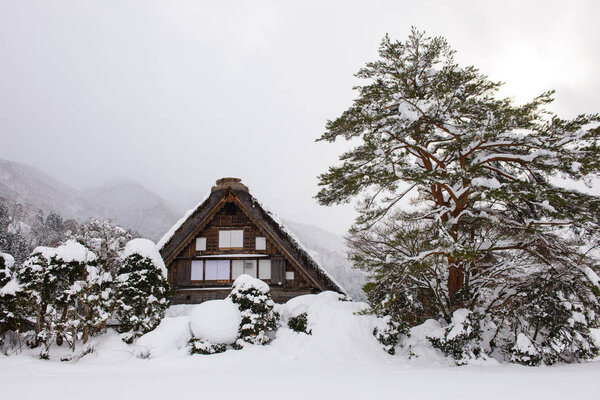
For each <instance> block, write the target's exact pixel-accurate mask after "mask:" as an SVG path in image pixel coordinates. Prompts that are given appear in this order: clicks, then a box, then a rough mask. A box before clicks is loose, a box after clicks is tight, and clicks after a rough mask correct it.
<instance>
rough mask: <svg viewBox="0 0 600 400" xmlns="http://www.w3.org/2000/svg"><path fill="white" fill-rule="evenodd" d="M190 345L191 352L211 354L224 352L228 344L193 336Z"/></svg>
mask: <svg viewBox="0 0 600 400" xmlns="http://www.w3.org/2000/svg"><path fill="white" fill-rule="evenodd" d="M189 346H190V353H191V354H203V355H210V354H217V353H223V352H225V351H226V350H227V345H226V344H219V343H211V342H209V341H208V340H204V339H198V338H191V339H190V341H189Z"/></svg>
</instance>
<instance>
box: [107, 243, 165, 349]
mask: <svg viewBox="0 0 600 400" xmlns="http://www.w3.org/2000/svg"><path fill="white" fill-rule="evenodd" d="M122 257H123V259H122V261H121V263H120V267H119V269H118V271H117V280H116V287H115V290H116V299H117V302H116V314H115V315H116V318H117V319H118V321H119V324H120V325H119V332H121V333H123V334H124V335H123V340H124V341H125V342H127V343H131V342H133V340H135V339H136V338H137V337H139V336H141V335H143V334H144V333H146V332H149V331H151V330H153V329H154V328H156V327H157V326H158V324H159V323H160V321H161V320H162V318H163V317H164V315H165V310H166V309H167V308H168V307H169V304H170V302H169V299H168V295H169V284H168V282H167V279H166V268H165V264H164V262H163V260H162V258H161V256H160V253H159V252H158V250H157V249H156V246H155V245H154V243H152V242H151V241H150V240H147V239H133V240H131V241H130V242H129V243H127V245H126V247H125V250H124V252H123V256H122Z"/></svg>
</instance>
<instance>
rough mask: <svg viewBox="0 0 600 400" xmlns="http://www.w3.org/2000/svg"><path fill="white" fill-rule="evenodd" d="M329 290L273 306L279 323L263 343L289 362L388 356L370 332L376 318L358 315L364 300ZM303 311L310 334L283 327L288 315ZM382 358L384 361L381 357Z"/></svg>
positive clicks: (376, 360)
mask: <svg viewBox="0 0 600 400" xmlns="http://www.w3.org/2000/svg"><path fill="white" fill-rule="evenodd" d="M342 297H343V296H342V295H340V294H339V293H335V292H332V291H325V292H321V293H319V294H308V295H303V296H298V297H295V298H293V299H291V300H289V301H288V302H287V303H285V304H281V305H279V306H278V307H277V312H279V313H280V315H281V319H282V325H283V326H282V327H281V328H280V329H279V330H278V331H277V336H276V338H275V340H273V341H272V342H271V344H270V345H269V346H267V347H269V349H270V350H271V351H272V352H273V353H275V354H277V356H278V357H284V358H285V359H288V360H289V361H290V362H294V363H296V362H302V361H308V360H311V362H312V361H317V362H318V363H319V364H321V363H323V364H325V363H327V364H332V363H333V364H334V365H336V366H343V365H348V364H350V363H355V362H356V363H360V364H361V365H363V366H365V365H368V364H372V363H373V364H374V363H379V362H381V361H382V360H389V359H390V358H391V356H390V355H389V354H387V353H386V352H385V351H383V349H382V345H381V344H380V343H379V342H378V341H377V339H376V338H375V336H373V329H374V328H375V326H377V324H378V318H377V317H375V316H373V315H362V314H360V312H361V311H364V310H365V309H366V308H368V305H367V304H366V303H362V302H353V301H342V300H340V299H341V298H342ZM302 313H306V319H307V328H308V330H309V331H310V332H311V334H310V335H307V334H304V333H298V332H294V331H293V330H291V329H289V328H287V322H288V321H289V319H290V318H291V317H295V316H298V315H300V314H302ZM384 362H386V361H384Z"/></svg>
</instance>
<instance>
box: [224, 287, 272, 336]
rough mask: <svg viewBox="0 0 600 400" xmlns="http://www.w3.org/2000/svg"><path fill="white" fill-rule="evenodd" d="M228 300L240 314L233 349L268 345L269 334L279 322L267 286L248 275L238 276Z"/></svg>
mask: <svg viewBox="0 0 600 400" xmlns="http://www.w3.org/2000/svg"><path fill="white" fill-rule="evenodd" d="M229 298H230V299H231V301H233V303H235V304H237V306H238V308H239V309H240V312H241V314H242V321H241V323H240V333H239V339H238V340H237V341H236V342H235V347H237V348H241V347H243V346H244V345H245V344H246V343H250V344H266V343H269V342H270V341H271V339H272V336H271V335H270V334H271V333H272V332H274V331H275V330H276V329H277V322H278V321H279V314H277V312H275V311H274V309H273V307H274V305H275V303H274V302H273V300H272V299H271V294H270V293H269V285H267V284H266V283H265V282H263V281H261V280H260V279H256V278H252V277H251V276H250V275H240V276H239V277H238V278H237V279H236V280H235V282H233V288H232V289H231V293H230V294H229Z"/></svg>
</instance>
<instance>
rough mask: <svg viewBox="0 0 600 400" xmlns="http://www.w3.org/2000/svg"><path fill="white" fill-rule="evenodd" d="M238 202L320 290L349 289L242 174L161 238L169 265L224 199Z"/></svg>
mask: <svg viewBox="0 0 600 400" xmlns="http://www.w3.org/2000/svg"><path fill="white" fill-rule="evenodd" d="M229 201H233V202H235V203H236V204H237V205H238V206H239V207H240V209H241V210H242V212H244V213H245V214H246V215H247V216H248V218H250V220H252V221H253V222H254V223H255V224H256V225H258V226H260V227H261V228H262V229H263V230H265V231H266V233H267V234H268V235H269V236H270V237H271V238H272V239H273V240H274V241H275V243H276V245H277V246H278V247H279V249H280V250H281V251H282V252H283V254H284V255H286V256H287V257H288V258H289V259H291V260H293V261H294V263H295V264H296V265H297V266H298V268H300V269H301V270H302V271H303V272H304V273H305V274H306V275H307V276H308V278H309V280H310V281H311V282H312V283H313V284H314V285H315V286H316V287H318V288H319V289H320V290H333V291H336V292H339V293H345V291H344V290H343V289H342V288H341V287H340V286H339V285H338V284H337V283H336V282H335V281H334V280H333V279H332V278H331V277H330V276H329V275H328V274H327V273H326V272H325V271H324V270H323V269H322V268H321V266H319V264H317V262H316V261H315V260H314V259H313V258H312V257H311V256H310V255H309V254H308V252H307V251H306V250H305V249H304V247H303V246H302V245H301V244H300V243H299V242H298V240H296V239H295V238H294V237H293V235H292V234H291V233H290V232H289V231H288V230H287V229H286V228H285V227H284V226H283V224H282V223H281V222H278V221H276V219H275V218H274V216H273V215H272V214H271V213H270V212H269V211H267V210H265V209H264V208H263V206H262V205H261V204H260V203H259V202H258V201H257V200H256V199H255V198H254V197H253V196H252V195H251V194H250V192H249V191H248V188H247V187H246V186H245V185H243V184H242V183H241V180H240V179H238V178H222V179H219V180H218V181H217V184H216V186H213V187H212V189H211V192H210V195H209V196H208V197H207V198H206V199H205V200H204V201H202V202H201V203H200V204H198V206H197V207H196V208H194V209H192V210H190V211H188V212H187V213H186V215H185V216H184V217H183V218H182V219H181V220H179V221H178V222H177V223H176V224H175V225H174V226H173V228H171V229H170V230H169V232H167V233H166V234H165V236H163V238H162V239H161V240H160V241H159V242H158V245H157V246H158V247H159V250H160V254H161V255H162V257H163V259H164V260H165V263H166V264H167V266H169V265H170V264H171V262H172V261H173V260H174V259H175V257H177V255H178V254H179V253H180V252H181V251H183V249H184V248H185V246H186V244H188V243H189V242H190V241H191V240H192V239H193V238H194V237H195V235H196V234H197V233H198V232H199V231H200V230H202V229H203V228H204V226H206V224H208V222H209V221H210V219H211V218H212V216H214V215H215V214H216V212H218V211H219V209H220V208H221V207H222V206H223V205H224V203H226V202H229Z"/></svg>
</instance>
